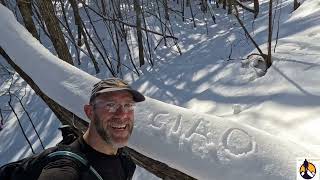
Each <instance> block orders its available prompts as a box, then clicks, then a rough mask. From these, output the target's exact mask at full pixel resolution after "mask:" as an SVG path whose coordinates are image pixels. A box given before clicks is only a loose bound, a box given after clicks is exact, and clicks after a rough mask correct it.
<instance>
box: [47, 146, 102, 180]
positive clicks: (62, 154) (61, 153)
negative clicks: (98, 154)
mask: <svg viewBox="0 0 320 180" xmlns="http://www.w3.org/2000/svg"><path fill="white" fill-rule="evenodd" d="M61 157H69V158H71V159H73V160H75V161H76V162H78V163H79V164H81V165H82V166H84V167H86V168H88V170H89V172H91V173H92V175H94V176H95V177H96V178H97V179H98V180H103V178H102V177H101V176H100V174H99V173H98V172H97V171H96V170H95V169H94V168H93V167H92V166H91V165H90V163H89V161H88V160H87V159H86V158H83V157H82V156H80V155H78V154H77V153H74V152H71V151H69V150H58V151H55V152H52V153H50V154H48V156H47V158H48V159H53V158H61Z"/></svg>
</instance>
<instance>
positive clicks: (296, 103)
mask: <svg viewBox="0 0 320 180" xmlns="http://www.w3.org/2000/svg"><path fill="white" fill-rule="evenodd" d="M264 3H265V1H264ZM286 3H288V2H284V4H286ZM319 6H320V4H319V3H318V0H307V1H305V2H304V3H303V4H302V5H301V7H299V9H298V10H297V11H295V12H293V13H292V14H289V15H287V16H288V19H286V20H283V30H282V31H280V39H279V43H278V47H277V50H276V54H274V58H273V59H274V63H273V66H272V67H271V68H270V69H269V70H268V72H267V74H266V75H265V76H262V77H260V76H261V74H260V73H261V71H260V70H261V67H260V64H259V61H258V60H257V58H256V57H253V59H252V61H250V62H248V61H247V62H246V61H242V62H240V61H223V60H218V61H214V62H213V59H216V57H218V56H222V55H223V53H226V54H228V52H226V50H225V49H223V48H226V47H224V46H222V47H220V46H218V45H216V44H215V43H217V42H215V40H216V38H218V39H219V41H218V42H221V41H222V40H225V39H224V37H227V38H228V40H229V41H233V40H235V39H236V38H235V37H234V36H233V35H234V34H231V36H228V35H229V34H228V33H227V32H225V31H221V32H220V35H219V36H215V37H213V38H207V37H206V36H202V35H201V34H198V33H196V32H195V33H193V34H191V35H185V37H186V39H185V42H184V43H185V44H184V45H185V46H181V47H182V50H183V52H184V54H183V55H182V56H180V57H177V58H175V60H174V61H173V60H171V61H172V63H167V64H166V63H163V64H161V65H160V66H159V67H158V68H157V69H145V70H144V71H143V73H144V75H143V76H142V77H140V78H139V79H135V78H132V84H133V86H134V87H136V88H138V89H139V90H140V91H141V92H143V93H144V94H146V95H148V96H149V97H148V98H147V100H146V101H145V102H143V103H139V104H138V106H137V110H136V113H135V117H136V118H135V121H136V122H135V128H134V132H133V136H132V138H131V139H130V147H132V148H134V149H135V150H137V151H139V152H141V153H143V154H145V155H147V156H149V157H152V158H154V159H156V160H160V161H161V162H164V163H166V164H168V165H169V166H171V167H174V168H176V169H178V170H180V171H182V172H185V173H187V174H189V175H191V176H193V177H195V178H197V179H204V180H207V179H208V180H209V179H210V180H212V179H218V180H233V179H238V180H248V179H260V180H267V179H288V180H292V179H295V177H296V158H298V157H303V158H308V157H316V158H319V156H320V150H319V149H320V148H319V147H317V146H319V145H320V138H319V135H318V131H317V129H318V127H320V121H319V118H318V113H319V111H320V98H319V95H320V90H319V88H317V84H318V83H319V78H318V77H319V76H320V74H319V73H320V68H319V64H320V53H319V50H320V44H319V42H318V41H317V38H318V37H319V33H318V32H320V26H319V25H318V24H319V23H320V22H319V21H320V18H319V17H320V10H319ZM317 7H318V8H317ZM284 8H288V7H284ZM282 13H284V12H282ZM298 22H299V23H300V22H303V23H302V24H301V25H299V26H298V27H297V28H294V27H296V26H297V23H298ZM259 23H261V22H257V24H259ZM0 24H1V25H2V26H0V34H5V36H1V38H0V46H1V47H2V48H3V49H5V51H6V52H7V53H8V54H9V56H10V57H11V58H12V59H13V60H14V62H15V63H16V64H18V65H19V66H20V67H21V68H22V69H23V70H24V71H25V72H26V73H27V74H28V75H29V76H30V77H32V79H33V80H34V81H35V82H36V84H37V85H38V86H39V87H40V89H41V90H42V91H44V92H45V93H46V94H47V95H48V96H49V97H51V98H52V99H54V100H55V101H57V102H58V103H59V104H61V105H63V106H64V107H66V108H67V109H68V110H70V111H72V112H73V113H75V114H77V115H78V116H80V117H82V118H84V119H87V118H86V117H85V115H84V114H83V110H82V107H83V105H84V104H85V103H86V102H88V98H89V94H90V90H91V88H92V85H93V84H94V83H95V82H97V81H98V80H99V79H98V78H96V77H94V76H91V75H89V74H87V73H85V72H84V71H82V70H79V69H77V68H75V67H73V66H71V65H69V64H67V63H64V62H62V61H61V60H60V59H58V58H57V57H55V56H54V55H53V54H51V53H50V52H49V51H48V50H47V49H46V48H45V47H43V46H42V45H41V44H40V43H39V42H38V41H37V40H35V39H34V38H33V37H32V36H31V35H30V34H29V33H28V32H27V31H26V30H25V28H24V27H23V26H21V25H20V24H19V23H18V22H17V21H16V20H15V17H14V16H13V14H12V13H11V12H10V11H8V10H7V9H6V8H5V7H3V6H1V5H0ZM4 24H5V26H4ZM261 27H262V26H261ZM213 28H216V26H215V27H213ZM264 30H265V28H264V27H262V28H259V31H256V36H257V37H256V38H257V39H259V41H261V40H260V39H261V38H260V37H259V36H258V34H259V33H260V34H261V32H263V31H264ZM217 32H219V31H218V30H217ZM179 36H182V34H180V35H179ZM260 36H262V35H260ZM190 39H192V40H193V41H197V43H189V44H188V41H191V40H190ZM217 44H218V43H217ZM210 46H212V47H217V50H218V51H224V52H221V53H220V54H219V53H218V54H210V51H209V50H208V49H207V48H208V47H210ZM261 47H262V48H264V50H265V47H266V45H265V44H262V45H261ZM219 48H220V49H219ZM17 49H18V50H19V51H17ZM244 51H247V50H244ZM172 56H173V55H172V54H167V57H168V58H169V57H172ZM199 57H200V58H199ZM26 60H27V61H26ZM209 62H210V63H209ZM16 78H18V77H16ZM127 78H129V77H127ZM1 88H2V87H1ZM156 99H158V100H156ZM32 101H34V102H37V104H34V108H36V107H40V106H43V102H39V101H37V100H34V99H32V100H31V102H30V103H29V104H33V103H32ZM173 104H174V105H173ZM175 105H177V106H175ZM178 106H181V107H178ZM183 107H186V108H188V109H186V108H183ZM37 112H38V111H37ZM38 113H39V114H36V115H34V117H38V118H40V119H38V120H37V123H38V124H39V126H38V128H40V129H56V127H57V126H58V124H55V123H54V122H53V120H54V119H55V117H54V116H50V113H47V112H42V111H39V112H38ZM205 113H206V114H205ZM209 114H211V115H209ZM49 116H50V118H49ZM11 118H13V119H14V117H11ZM43 119H46V120H47V121H46V122H45V123H44V122H43ZM41 120H42V121H41ZM15 125H16V123H13V121H11V122H10V123H7V124H6V125H5V129H4V130H3V131H1V132H0V140H1V142H5V145H4V146H1V147H0V154H2V155H1V158H0V164H4V163H5V162H8V161H13V160H16V159H19V158H21V157H24V156H26V155H27V154H30V151H26V150H25V149H26V148H24V150H21V151H19V149H23V147H27V146H22V145H13V142H12V141H10V140H8V139H7V138H6V137H12V135H14V134H17V133H16V132H14V131H10V130H9V129H11V128H12V127H13V126H15ZM10 126H11V127H10ZM49 127H50V128H49ZM27 132H29V133H28V135H29V136H32V131H31V130H29V131H27ZM50 133H52V134H51V136H50V137H47V138H46V140H47V142H46V143H45V144H46V145H47V146H48V147H49V146H52V145H54V144H55V142H57V141H58V140H59V138H57V137H55V136H59V135H58V133H57V131H56V130H50V131H49V133H48V134H50ZM16 136H18V137H17V138H14V139H19V138H20V139H21V138H22V137H21V135H16ZM46 136H47V135H46ZM31 139H32V142H33V143H34V144H36V145H35V146H36V147H38V151H39V150H40V149H39V142H38V141H37V140H36V138H35V137H34V136H32V138H31ZM17 144H19V143H17ZM9 147H16V149H14V150H12V149H10V148H9ZM135 179H157V178H156V177H153V176H151V175H148V173H146V172H144V171H143V170H142V169H138V171H137V172H136V173H135Z"/></svg>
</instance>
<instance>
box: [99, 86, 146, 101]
mask: <svg viewBox="0 0 320 180" xmlns="http://www.w3.org/2000/svg"><path fill="white" fill-rule="evenodd" d="M123 90H126V91H129V92H130V93H131V94H132V96H133V100H134V101H135V102H142V101H144V100H145V99H146V98H145V97H144V95H142V94H141V93H140V92H139V91H136V90H134V89H130V88H106V89H102V90H100V91H97V92H96V93H95V94H96V95H98V94H102V93H107V92H115V91H123Z"/></svg>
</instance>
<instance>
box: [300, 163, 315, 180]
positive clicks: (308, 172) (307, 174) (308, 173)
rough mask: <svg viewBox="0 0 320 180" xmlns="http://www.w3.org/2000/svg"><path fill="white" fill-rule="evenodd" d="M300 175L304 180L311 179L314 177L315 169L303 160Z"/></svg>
mask: <svg viewBox="0 0 320 180" xmlns="http://www.w3.org/2000/svg"><path fill="white" fill-rule="evenodd" d="M300 175H301V177H303V178H304V179H312V178H313V177H314V176H315V175H316V167H315V166H314V165H313V164H312V163H311V162H308V161H307V160H306V159H305V160H304V162H303V164H302V165H301V166H300Z"/></svg>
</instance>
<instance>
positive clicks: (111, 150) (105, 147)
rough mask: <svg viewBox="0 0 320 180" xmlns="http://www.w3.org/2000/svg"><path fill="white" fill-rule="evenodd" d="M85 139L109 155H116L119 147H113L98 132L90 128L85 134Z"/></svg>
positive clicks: (94, 147)
mask: <svg viewBox="0 0 320 180" xmlns="http://www.w3.org/2000/svg"><path fill="white" fill-rule="evenodd" d="M83 139H84V141H85V142H86V143H87V144H88V145H89V146H91V147H92V148H93V149H95V150H96V151H98V152H101V153H103V154H107V155H116V154H117V152H118V148H115V147H113V146H112V145H111V144H107V143H106V142H105V141H104V140H103V139H102V138H101V137H100V136H99V135H98V134H97V133H94V132H92V131H90V130H89V129H88V130H87V131H86V133H85V134H84V135H83Z"/></svg>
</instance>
